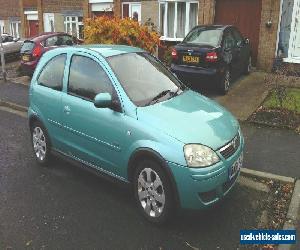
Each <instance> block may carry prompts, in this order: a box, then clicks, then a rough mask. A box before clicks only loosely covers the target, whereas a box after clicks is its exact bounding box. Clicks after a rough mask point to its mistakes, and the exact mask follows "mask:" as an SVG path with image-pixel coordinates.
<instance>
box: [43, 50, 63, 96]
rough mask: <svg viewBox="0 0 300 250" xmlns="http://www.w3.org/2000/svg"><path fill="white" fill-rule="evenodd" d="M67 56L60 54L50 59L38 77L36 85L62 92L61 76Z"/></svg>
mask: <svg viewBox="0 0 300 250" xmlns="http://www.w3.org/2000/svg"><path fill="white" fill-rule="evenodd" d="M66 58H67V55H66V54H61V55H58V56H56V57H54V58H52V59H51V60H50V61H49V62H48V63H47V64H46V66H44V69H43V70H42V72H41V74H40V75H39V77H38V80H37V82H38V84H39V85H42V86H45V87H48V88H51V89H55V90H62V86H63V76H64V69H65V62H66Z"/></svg>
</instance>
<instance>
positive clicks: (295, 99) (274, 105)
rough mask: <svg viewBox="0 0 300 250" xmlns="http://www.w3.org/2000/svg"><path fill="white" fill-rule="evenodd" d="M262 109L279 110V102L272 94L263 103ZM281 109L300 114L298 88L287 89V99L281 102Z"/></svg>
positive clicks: (273, 93)
mask: <svg viewBox="0 0 300 250" xmlns="http://www.w3.org/2000/svg"><path fill="white" fill-rule="evenodd" d="M263 107H265V108H271V109H280V108H281V107H280V102H279V100H278V98H277V96H276V94H275V92H274V90H273V91H272V92H271V94H270V95H269V96H268V97H267V99H266V100H265V102H264V103H263ZM282 108H283V109H286V110H290V111H296V113H298V114H300V88H289V89H287V98H286V100H284V101H283V107H282Z"/></svg>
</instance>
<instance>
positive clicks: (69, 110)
mask: <svg viewBox="0 0 300 250" xmlns="http://www.w3.org/2000/svg"><path fill="white" fill-rule="evenodd" d="M70 112H71V108H70V106H64V113H66V114H67V115H68V114H70Z"/></svg>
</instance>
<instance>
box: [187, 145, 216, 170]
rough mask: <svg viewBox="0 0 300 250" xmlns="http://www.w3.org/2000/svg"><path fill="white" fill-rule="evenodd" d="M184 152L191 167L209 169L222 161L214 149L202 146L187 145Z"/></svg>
mask: <svg viewBox="0 0 300 250" xmlns="http://www.w3.org/2000/svg"><path fill="white" fill-rule="evenodd" d="M183 151H184V156H185V159H186V162H187V164H188V166H189V167H194V168H195V167H207V166H210V165H213V164H215V163H217V162H218V161H219V160H220V158H219V156H218V155H217V154H216V153H215V152H214V151H213V150H212V149H210V148H209V147H206V146H203V145H200V144H187V145H185V146H184V148H183Z"/></svg>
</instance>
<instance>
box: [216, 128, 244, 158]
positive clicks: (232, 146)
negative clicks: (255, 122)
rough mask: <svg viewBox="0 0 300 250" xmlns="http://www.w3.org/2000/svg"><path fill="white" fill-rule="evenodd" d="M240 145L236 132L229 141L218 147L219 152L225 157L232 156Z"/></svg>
mask: <svg viewBox="0 0 300 250" xmlns="http://www.w3.org/2000/svg"><path fill="white" fill-rule="evenodd" d="M239 146H240V134H239V133H238V134H237V135H236V136H235V137H234V138H233V139H232V140H231V141H230V142H228V143H227V144H226V145H224V146H223V147H222V148H220V150H219V152H220V154H221V155H222V156H223V157H224V158H225V159H227V158H229V157H230V156H232V155H233V154H234V153H235V152H236V151H237V149H238V148H239Z"/></svg>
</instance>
